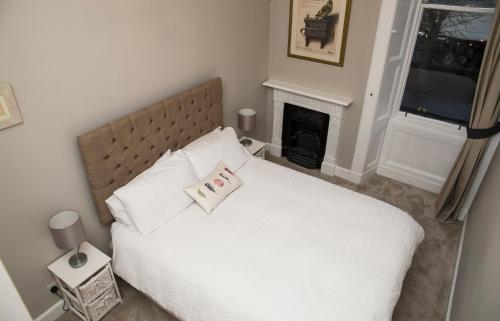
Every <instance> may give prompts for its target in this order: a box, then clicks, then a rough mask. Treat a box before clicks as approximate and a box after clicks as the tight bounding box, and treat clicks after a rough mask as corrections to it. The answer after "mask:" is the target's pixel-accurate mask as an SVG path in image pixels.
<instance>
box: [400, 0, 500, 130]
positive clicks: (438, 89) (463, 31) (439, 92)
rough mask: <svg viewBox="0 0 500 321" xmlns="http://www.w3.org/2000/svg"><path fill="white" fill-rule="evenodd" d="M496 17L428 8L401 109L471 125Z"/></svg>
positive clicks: (423, 18)
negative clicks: (479, 81) (478, 82)
mask: <svg viewBox="0 0 500 321" xmlns="http://www.w3.org/2000/svg"><path fill="white" fill-rule="evenodd" d="M433 2H438V1H433ZM441 2H442V1H441ZM448 2H467V1H464V0H462V1H458V0H456V1H451V0H450V1H448ZM482 2H488V1H482ZM491 20H492V15H491V14H484V13H471V12H461V11H451V10H438V9H431V8H426V9H424V11H423V15H422V21H421V24H420V28H419V32H418V36H417V42H416V45H415V49H414V53H413V57H412V61H411V66H410V71H409V75H408V79H407V82H406V87H405V91H404V95H403V101H402V103H401V108H400V110H401V111H403V112H408V113H413V114H418V115H421V116H425V117H430V118H435V119H440V120H444V121H449V122H453V123H457V124H461V125H466V124H467V123H468V121H469V116H470V112H471V106H472V103H473V99H474V94H475V90H476V84H477V79H478V76H479V71H480V68H481V62H482V58H483V54H484V50H485V47H486V40H487V38H488V34H489V30H490V25H491Z"/></svg>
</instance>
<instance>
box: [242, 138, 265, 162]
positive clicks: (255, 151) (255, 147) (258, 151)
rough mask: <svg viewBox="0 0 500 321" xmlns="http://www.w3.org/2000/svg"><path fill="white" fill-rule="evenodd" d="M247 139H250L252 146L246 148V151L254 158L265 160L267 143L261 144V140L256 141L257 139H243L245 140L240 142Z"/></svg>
mask: <svg viewBox="0 0 500 321" xmlns="http://www.w3.org/2000/svg"><path fill="white" fill-rule="evenodd" d="M245 138H248V139H250V140H251V141H252V145H250V146H244V147H245V149H246V150H247V151H248V152H249V153H250V154H252V155H253V156H255V157H258V158H262V159H265V158H266V146H267V143H264V142H261V141H259V140H256V139H253V138H250V137H243V138H241V139H240V142H241V141H242V140H243V139H245Z"/></svg>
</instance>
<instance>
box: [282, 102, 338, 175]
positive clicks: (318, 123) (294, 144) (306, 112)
mask: <svg viewBox="0 0 500 321" xmlns="http://www.w3.org/2000/svg"><path fill="white" fill-rule="evenodd" d="M329 122H330V116H329V115H328V114H324V113H321V112H319V111H315V110H311V109H306V108H302V107H299V106H295V105H292V104H288V103H285V107H284V111H283V133H282V139H281V141H282V149H281V153H282V156H283V157H286V158H287V159H288V160H289V161H291V162H293V163H295V164H298V165H301V166H303V167H306V168H311V169H312V168H321V164H322V163H323V159H324V157H325V149H326V140H327V137H328V125H329Z"/></svg>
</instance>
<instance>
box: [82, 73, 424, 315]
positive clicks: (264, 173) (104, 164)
mask: <svg viewBox="0 0 500 321" xmlns="http://www.w3.org/2000/svg"><path fill="white" fill-rule="evenodd" d="M194 97H199V98H198V99H196V98H194ZM174 102H175V103H174ZM183 104H184V105H183ZM179 107H181V108H179ZM183 108H186V109H187V110H186V111H185V112H184V113H185V114H182V115H181V116H179V117H176V118H175V119H176V120H177V121H173V120H171V119H168V118H170V117H171V115H170V113H171V112H173V111H172V110H173V109H176V110H177V112H181V111H182V109H183ZM156 109H158V110H156ZM193 112H194V113H193ZM139 113H140V114H141V115H149V116H148V117H141V118H137V117H136V115H131V116H127V117H126V118H123V119H121V120H119V121H118V122H115V123H112V124H109V125H106V126H104V127H101V128H99V129H98V130H95V131H92V132H90V133H88V134H85V135H83V136H81V137H80V138H79V142H80V148H81V151H82V156H83V159H84V164H85V169H86V172H87V176H88V178H89V182H90V187H91V191H92V195H93V197H94V200H95V202H96V206H97V210H98V213H99V216H100V218H101V221H102V222H103V223H105V224H107V223H110V222H111V221H112V216H111V215H110V214H109V211H107V208H106V206H105V205H104V199H106V198H107V197H108V196H109V195H111V193H112V191H113V190H114V189H116V188H118V187H119V186H120V185H123V184H126V183H127V182H128V181H130V180H131V179H132V178H133V177H134V176H135V175H137V174H138V173H139V172H140V171H141V169H142V170H143V169H144V168H147V165H148V164H150V163H151V162H154V161H155V160H156V159H157V158H159V157H160V154H161V153H163V152H165V151H166V150H167V149H168V148H181V147H183V146H184V145H185V144H187V143H189V142H190V141H192V140H194V139H196V138H197V137H199V136H201V135H202V134H203V133H202V131H203V132H207V131H210V130H211V129H213V128H215V127H217V126H219V125H221V124H222V117H221V115H222V86H221V80H220V79H216V80H213V81H210V82H208V83H205V84H203V85H201V86H198V87H196V88H194V89H193V90H190V91H187V92H185V93H182V94H181V95H179V96H175V97H173V98H169V99H167V100H165V101H164V102H162V103H159V104H155V105H154V106H153V107H149V108H146V109H145V110H142V111H140V112H139ZM196 113H197V114H196ZM152 115H157V117H160V118H161V117H163V118H162V119H165V121H162V125H164V126H167V127H171V126H179V127H176V130H175V131H172V129H171V128H170V129H166V128H161V127H158V126H159V125H160V124H158V123H157V124H155V125H156V126H149V125H147V123H149V124H153V123H155V117H153V116H152ZM189 115H190V116H189ZM198 115H199V116H198ZM186 116H189V117H196V118H195V119H193V118H192V119H191V120H190V121H189V120H188V121H189V123H187V122H186ZM189 117H188V118H189ZM138 119H139V120H138ZM167 119H168V120H167ZM201 120H203V122H202V124H200V123H199V121H201ZM141 122H145V123H146V124H142V123H141ZM174 122H175V123H174ZM193 123H197V125H196V126H203V130H202V129H201V127H199V128H196V129H193V126H194V125H193ZM141 126H144V128H149V129H148V130H144V129H141V131H140V134H139V135H138V136H137V137H136V134H134V132H135V130H134V131H131V128H141ZM183 126H185V127H184V128H190V133H191V134H188V135H185V134H183V132H184V131H183V132H181V129H182V128H183ZM162 131H164V132H165V133H169V134H160V133H161V132H162ZM124 132H126V133H127V134H123V135H122V136H120V135H119V133H124ZM117 133H118V134H117ZM146 133H149V134H150V135H157V137H154V138H149V139H153V140H155V141H156V142H158V144H161V141H165V140H166V138H167V136H168V137H169V139H167V141H169V142H168V143H164V144H163V145H161V147H159V149H158V150H156V151H155V153H151V154H147V155H143V157H147V163H146V160H144V159H143V160H141V161H140V162H139V161H134V160H137V159H139V157H140V156H136V155H139V154H140V153H141V151H147V150H149V151H151V150H152V149H151V144H149V146H148V147H149V148H145V147H144V146H145V145H148V144H144V145H141V143H140V141H141V139H142V137H145V136H144V135H145V134H146ZM155 133H157V134H155ZM175 133H177V134H178V135H179V136H178V135H176V134H175ZM114 136H119V137H114ZM130 136H133V137H130ZM177 136H178V137H177ZM146 137H147V135H146ZM188 137H189V138H188ZM104 138H105V139H104ZM146 139H147V138H144V140H142V141H145V140H146ZM118 141H121V142H136V141H137V142H139V143H137V144H130V143H126V144H125V145H127V146H122V145H121V144H122V143H120V145H118V143H117V142H118ZM176 144H177V146H175V145H176ZM110 146H112V147H110ZM141 146H143V147H141ZM131 149H132V151H131ZM153 149H154V147H153ZM110 159H113V162H111V161H110ZM118 165H119V166H118ZM133 165H135V166H137V167H133ZM131 172H132V173H131ZM236 174H237V175H238V176H239V177H240V178H241V180H242V181H243V182H244V184H243V186H242V187H241V188H239V189H238V190H236V191H235V192H233V193H232V194H231V195H229V196H228V197H227V198H226V199H225V200H224V201H223V202H222V203H221V204H220V205H219V206H218V207H217V208H216V209H215V210H214V211H213V212H212V214H211V215H207V214H206V213H205V212H204V211H203V210H202V209H201V207H199V206H198V205H197V204H196V203H193V204H192V205H190V206H189V207H188V208H186V209H185V210H183V211H182V212H181V213H180V214H179V215H177V216H175V217H174V218H173V219H172V220H170V221H168V222H167V223H166V224H164V225H162V226H161V227H160V228H159V229H157V230H155V231H154V232H152V233H150V234H147V235H142V234H139V233H138V232H135V231H130V230H129V229H127V228H126V227H125V226H123V225H122V224H120V223H117V222H115V223H113V224H112V226H111V234H112V242H113V249H114V251H113V265H114V268H115V273H117V274H118V275H119V276H120V277H121V278H123V279H124V280H125V281H127V282H128V283H129V284H131V285H132V286H133V287H135V288H137V289H138V290H140V291H141V292H143V293H145V294H146V295H147V296H149V297H150V298H152V299H153V300H154V301H156V302H157V303H158V304H159V305H160V306H162V307H163V308H165V309H166V310H167V311H169V312H171V313H172V314H174V315H175V316H177V317H178V318H179V319H181V320H184V321H195V320H196V321H198V320H203V321H226V320H228V321H229V320H232V321H243V320H245V321H257V320H291V321H293V320H302V321H303V320H310V321H316V320H318V321H325V320H342V321H389V320H390V319H391V316H392V312H393V309H394V306H395V304H396V302H397V300H398V298H399V294H400V291H401V286H402V282H403V280H404V277H405V275H406V272H407V270H408V268H409V266H410V264H411V259H412V257H413V254H414V252H415V250H416V248H417V246H418V244H419V243H420V242H421V241H422V239H423V237H424V232H423V230H422V228H421V227H420V226H419V225H418V224H417V223H416V222H415V221H414V220H413V219H412V218H411V217H410V216H409V215H408V214H406V213H404V212H402V211H401V210H399V209H397V208H395V207H393V206H391V205H389V204H386V203H384V202H381V201H378V200H376V199H373V198H370V197H368V196H365V195H361V194H358V193H355V192H352V191H350V190H347V189H344V188H342V187H339V186H336V185H333V184H330V183H327V182H324V181H322V180H320V179H317V178H314V177H311V176H308V175H305V174H302V173H299V172H296V171H293V170H291V169H288V168H285V167H282V166H279V165H276V164H273V163H270V162H268V161H265V160H261V159H258V158H252V159H251V160H250V161H249V162H248V163H246V164H245V165H244V166H243V167H241V168H240V169H239V170H238V171H237V172H236Z"/></svg>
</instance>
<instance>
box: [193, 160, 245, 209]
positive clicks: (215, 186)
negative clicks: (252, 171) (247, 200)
mask: <svg viewBox="0 0 500 321" xmlns="http://www.w3.org/2000/svg"><path fill="white" fill-rule="evenodd" d="M241 184H242V183H241V180H240V179H239V178H238V176H236V175H235V174H234V173H233V172H232V171H231V170H230V169H229V168H228V167H227V166H226V165H225V164H224V163H220V164H219V166H217V169H216V170H215V171H214V172H212V173H211V174H210V175H209V176H207V177H206V178H205V179H202V180H201V181H200V182H198V183H196V184H195V185H193V186H190V187H187V188H185V189H184V190H185V191H186V193H188V194H189V196H191V197H192V198H193V199H194V200H195V201H196V202H197V203H198V204H199V205H200V206H201V207H202V208H203V209H204V210H205V211H206V212H207V213H208V214H210V212H211V211H212V210H213V209H214V208H216V207H217V205H219V204H220V203H221V202H222V201H223V200H224V199H225V198H226V197H227V196H228V195H229V194H231V193H232V192H233V191H235V190H236V189H238V188H239V187H240V186H241Z"/></svg>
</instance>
